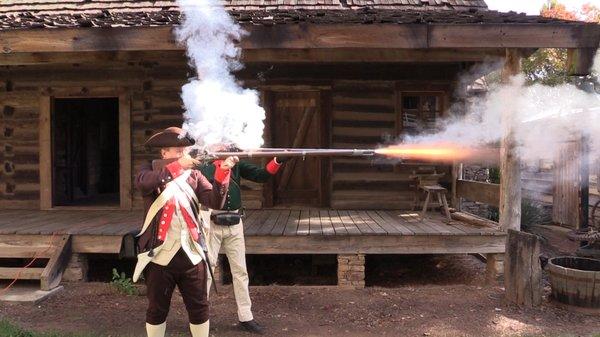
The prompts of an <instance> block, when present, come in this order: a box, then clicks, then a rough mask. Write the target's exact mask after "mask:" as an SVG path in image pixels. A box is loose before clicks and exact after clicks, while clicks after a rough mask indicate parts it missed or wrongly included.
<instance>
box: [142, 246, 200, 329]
mask: <svg viewBox="0 0 600 337" xmlns="http://www.w3.org/2000/svg"><path fill="white" fill-rule="evenodd" d="M145 278H146V287H147V289H148V291H147V293H148V311H147V312H146V322H147V323H149V324H152V325H157V324H162V323H164V322H165V321H166V320H167V315H168V314H169V307H170V306H171V296H172V295H173V290H174V289H175V285H177V287H178V288H179V292H181V296H182V297H183V303H184V304H185V308H186V309H187V312H188V316H189V320H190V323H192V324H202V323H204V322H206V321H208V299H207V293H206V281H207V271H206V263H204V261H202V262H200V263H198V264H197V265H195V266H194V265H193V264H192V262H191V261H190V259H189V258H188V257H187V255H186V254H185V252H184V251H183V250H182V249H179V251H178V252H177V254H175V256H174V257H173V259H172V260H171V262H169V264H168V265H167V266H160V265H158V264H155V263H149V264H148V266H147V267H146V270H145Z"/></svg>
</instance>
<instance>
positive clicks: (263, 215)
mask: <svg viewBox="0 0 600 337" xmlns="http://www.w3.org/2000/svg"><path fill="white" fill-rule="evenodd" d="M271 212H272V211H264V212H257V213H258V214H257V215H256V217H253V218H252V219H251V220H250V221H249V224H248V226H247V227H245V228H244V233H246V234H247V235H256V232H257V231H258V229H259V228H260V227H261V226H262V225H263V224H264V223H265V221H267V219H268V218H269V216H271Z"/></svg>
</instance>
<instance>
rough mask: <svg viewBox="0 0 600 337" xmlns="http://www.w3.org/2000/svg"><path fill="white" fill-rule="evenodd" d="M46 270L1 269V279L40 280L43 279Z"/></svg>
mask: <svg viewBox="0 0 600 337" xmlns="http://www.w3.org/2000/svg"><path fill="white" fill-rule="evenodd" d="M43 271H44V268H25V269H23V268H20V267H19V268H8V267H0V279H2V280H14V279H15V278H17V277H18V278H19V279H20V280H39V279H40V278H41V277H42V272H43Z"/></svg>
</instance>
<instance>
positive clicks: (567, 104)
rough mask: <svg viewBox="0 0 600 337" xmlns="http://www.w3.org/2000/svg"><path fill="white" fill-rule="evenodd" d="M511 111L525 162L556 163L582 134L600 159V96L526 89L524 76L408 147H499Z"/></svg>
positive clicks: (564, 88) (569, 89)
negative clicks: (560, 152)
mask: <svg viewBox="0 0 600 337" xmlns="http://www.w3.org/2000/svg"><path fill="white" fill-rule="evenodd" d="M599 67H600V59H599V57H598V55H597V56H596V64H595V68H596V69H598V68H599ZM507 111H510V112H512V114H513V116H514V121H513V125H512V128H513V132H514V136H515V139H516V141H517V149H516V150H517V155H518V156H519V157H520V158H521V160H522V161H524V162H528V161H537V160H540V159H553V158H554V157H555V155H556V153H557V150H558V149H559V148H560V147H561V146H562V144H564V143H565V142H569V141H573V140H577V139H579V138H580V137H581V136H582V135H587V136H589V139H590V154H592V156H593V157H600V95H598V94H597V93H595V92H586V91H583V90H581V89H579V88H578V87H576V86H575V85H572V84H563V85H559V86H555V87H550V86H544V85H541V84H534V85H525V78H524V76H522V75H518V76H515V77H513V78H511V80H510V82H509V83H508V84H499V85H496V86H493V87H492V88H491V89H490V91H489V93H488V94H487V96H486V97H485V98H482V99H480V100H478V101H477V102H476V104H474V105H473V107H472V108H470V109H469V111H468V112H467V113H466V114H465V115H464V116H460V117H456V118H454V119H450V120H449V121H447V122H446V124H445V125H444V126H443V127H442V130H443V131H441V132H437V133H434V134H429V135H418V136H414V137H409V138H405V139H404V143H418V144H428V143H431V144H435V143H440V142H442V143H443V142H452V143H456V144H459V145H463V146H486V145H489V144H492V143H496V144H497V143H498V142H499V141H500V140H501V139H502V137H503V136H504V126H503V120H502V115H503V113H505V112H507Z"/></svg>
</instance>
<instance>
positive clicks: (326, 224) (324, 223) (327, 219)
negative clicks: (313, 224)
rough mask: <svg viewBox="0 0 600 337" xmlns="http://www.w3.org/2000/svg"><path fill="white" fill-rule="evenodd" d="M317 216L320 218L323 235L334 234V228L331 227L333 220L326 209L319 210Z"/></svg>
mask: <svg viewBox="0 0 600 337" xmlns="http://www.w3.org/2000/svg"><path fill="white" fill-rule="evenodd" d="M319 217H320V218H321V228H323V235H326V236H329V235H335V229H333V222H332V221H331V216H330V215H329V212H328V211H326V210H321V211H319Z"/></svg>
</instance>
